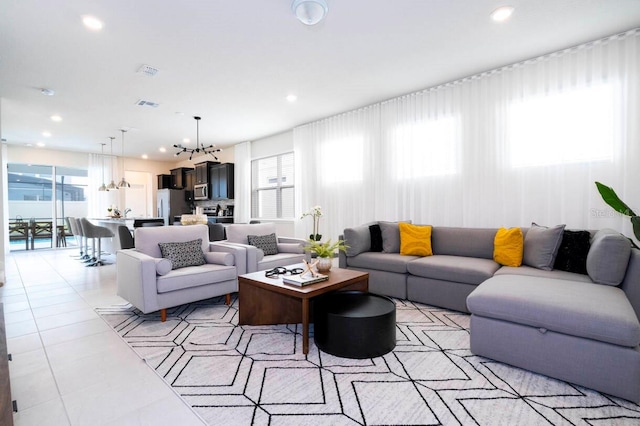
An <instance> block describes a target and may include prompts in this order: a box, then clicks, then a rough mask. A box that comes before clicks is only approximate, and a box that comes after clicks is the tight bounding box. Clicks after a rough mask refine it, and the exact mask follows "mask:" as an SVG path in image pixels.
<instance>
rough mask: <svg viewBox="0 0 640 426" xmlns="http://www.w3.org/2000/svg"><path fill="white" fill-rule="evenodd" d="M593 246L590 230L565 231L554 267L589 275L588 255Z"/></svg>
mask: <svg viewBox="0 0 640 426" xmlns="http://www.w3.org/2000/svg"><path fill="white" fill-rule="evenodd" d="M590 246H591V234H590V233H589V231H566V230H565V231H564V233H563V234H562V242H561V243H560V248H559V249H558V255H557V256H556V263H555V264H554V265H553V269H559V270H561V271H567V272H575V273H577V274H584V275H587V255H588V254H589V247H590Z"/></svg>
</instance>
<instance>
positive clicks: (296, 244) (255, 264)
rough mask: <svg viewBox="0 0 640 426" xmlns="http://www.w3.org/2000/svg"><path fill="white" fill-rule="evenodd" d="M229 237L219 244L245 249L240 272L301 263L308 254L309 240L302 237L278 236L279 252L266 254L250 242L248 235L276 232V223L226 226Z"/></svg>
mask: <svg viewBox="0 0 640 426" xmlns="http://www.w3.org/2000/svg"><path fill="white" fill-rule="evenodd" d="M226 233H227V239H226V240H224V241H223V242H220V243H214V244H217V245H221V246H222V245H226V246H236V247H241V248H243V249H244V250H245V253H246V258H245V264H244V265H242V264H241V262H240V261H238V264H237V266H238V274H239V275H241V274H245V273H250V272H255V271H264V270H267V269H272V268H275V267H276V266H286V265H292V264H294V263H301V262H302V261H303V259H305V257H306V256H307V255H305V252H304V246H305V245H306V244H307V242H306V241H305V240H303V239H300V238H291V237H279V236H276V243H277V254H271V255H265V254H264V252H263V251H262V250H261V249H259V248H257V247H255V246H252V245H250V244H249V240H248V236H249V235H255V236H265V235H269V234H275V233H276V225H275V223H258V224H248V225H247V224H233V225H229V226H227V227H226Z"/></svg>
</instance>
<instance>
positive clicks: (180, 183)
mask: <svg viewBox="0 0 640 426" xmlns="http://www.w3.org/2000/svg"><path fill="white" fill-rule="evenodd" d="M189 170H193V169H190V168H188V167H178V168H177V169H171V189H185V188H186V187H187V185H186V180H187V179H186V173H187V171H189Z"/></svg>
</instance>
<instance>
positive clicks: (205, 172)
mask: <svg viewBox="0 0 640 426" xmlns="http://www.w3.org/2000/svg"><path fill="white" fill-rule="evenodd" d="M217 164H220V163H218V162H215V161H204V162H202V163H198V164H196V165H195V168H196V170H195V181H194V185H200V184H203V183H209V168H210V167H212V166H215V165H217Z"/></svg>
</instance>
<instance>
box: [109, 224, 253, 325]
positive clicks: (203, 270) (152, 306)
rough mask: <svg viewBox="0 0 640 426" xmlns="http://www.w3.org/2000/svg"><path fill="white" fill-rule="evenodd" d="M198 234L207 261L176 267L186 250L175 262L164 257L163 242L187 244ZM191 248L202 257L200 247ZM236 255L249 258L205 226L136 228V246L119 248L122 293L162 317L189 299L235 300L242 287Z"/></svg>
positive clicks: (137, 305) (147, 310) (118, 284)
mask: <svg viewBox="0 0 640 426" xmlns="http://www.w3.org/2000/svg"><path fill="white" fill-rule="evenodd" d="M198 238H200V239H202V243H201V245H200V247H201V249H202V255H203V256H204V261H205V262H206V263H205V264H203V265H198V266H185V267H180V268H179V269H172V267H173V266H174V265H177V264H178V261H182V260H184V257H185V256H184V255H185V252H184V251H179V250H176V253H177V256H178V258H174V259H173V260H170V259H167V258H163V257H162V253H161V250H160V246H159V243H187V242H189V241H193V240H196V239H198ZM174 246H175V244H174ZM191 249H192V250H191V252H192V253H193V254H194V255H195V256H196V257H197V253H198V250H197V247H193V245H192V247H191ZM165 250H166V247H165ZM165 254H166V253H165ZM187 254H188V253H187ZM236 256H238V257H241V258H242V260H243V261H244V257H245V256H246V254H245V253H244V249H242V248H238V247H233V246H220V245H218V246H214V245H212V244H210V243H209V228H208V227H207V226H206V225H190V226H160V227H141V228H137V229H136V230H135V248H133V249H128V250H119V251H118V252H117V255H116V281H117V294H118V296H120V297H122V298H123V299H125V300H127V301H128V302H129V303H131V304H132V305H133V306H135V307H136V308H138V309H140V310H141V311H142V312H143V313H149V312H154V311H158V310H159V311H160V317H161V320H162V321H165V320H166V316H167V311H166V309H167V308H171V307H174V306H179V305H183V304H185V303H191V302H195V301H198V300H203V299H208V298H210V297H215V296H222V295H226V302H227V304H230V303H231V293H232V292H235V291H237V290H238V279H237V276H238V273H237V271H236V266H235V257H236ZM200 259H202V257H200ZM173 262H175V263H173Z"/></svg>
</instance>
